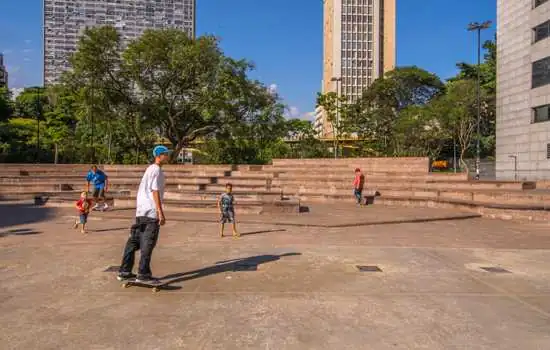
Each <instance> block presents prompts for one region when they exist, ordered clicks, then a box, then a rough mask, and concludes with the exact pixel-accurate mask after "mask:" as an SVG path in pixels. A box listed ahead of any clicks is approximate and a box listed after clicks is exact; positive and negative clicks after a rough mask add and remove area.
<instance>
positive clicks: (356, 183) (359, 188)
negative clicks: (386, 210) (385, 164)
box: [353, 168, 365, 205]
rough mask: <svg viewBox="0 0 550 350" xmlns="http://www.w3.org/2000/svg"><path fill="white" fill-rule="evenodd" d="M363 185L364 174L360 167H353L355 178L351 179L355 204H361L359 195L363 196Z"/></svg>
mask: <svg viewBox="0 0 550 350" xmlns="http://www.w3.org/2000/svg"><path fill="white" fill-rule="evenodd" d="M364 186H365V176H364V175H363V173H361V169H359V168H357V169H355V178H354V179H353V195H354V196H355V199H356V200H357V205H363V204H362V199H361V197H362V196H363V187H364Z"/></svg>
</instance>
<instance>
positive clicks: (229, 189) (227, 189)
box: [225, 184, 233, 193]
mask: <svg viewBox="0 0 550 350" xmlns="http://www.w3.org/2000/svg"><path fill="white" fill-rule="evenodd" d="M232 191H233V185H232V184H227V185H225V192H226V193H231V192H232Z"/></svg>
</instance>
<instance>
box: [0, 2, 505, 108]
mask: <svg viewBox="0 0 550 350" xmlns="http://www.w3.org/2000/svg"><path fill="white" fill-rule="evenodd" d="M0 2H1V3H2V5H1V11H0V51H1V52H4V54H5V60H6V63H7V66H8V70H9V73H10V87H24V86H30V85H40V84H41V80H42V78H41V77H42V53H41V50H42V47H41V38H42V34H41V25H42V20H41V11H42V0H19V1H14V0H0ZM322 18H323V6H322V0H277V1H271V0H269V1H268V0H231V1H228V0H197V32H198V34H199V35H200V34H204V33H210V34H215V35H217V36H219V37H220V38H221V40H222V48H223V49H224V50H225V53H226V54H227V55H230V56H232V57H235V58H247V59H249V60H251V61H253V62H254V63H255V64H256V70H255V71H254V72H253V73H252V76H253V77H254V78H257V79H259V80H261V81H262V82H264V83H265V84H266V85H271V84H275V85H276V86H277V91H278V92H279V94H280V95H281V96H282V97H283V99H284V101H285V103H286V104H287V105H288V106H289V107H292V108H291V110H292V113H291V114H292V115H293V116H298V117H306V115H307V113H308V112H311V111H312V110H313V109H314V105H315V96H316V93H317V92H318V91H319V89H320V87H321V69H322V32H323V27H322V25H323V23H322ZM495 19H496V1H495V0H421V1H418V0H397V64H398V65H417V66H420V67H422V68H424V69H427V70H429V71H431V72H434V73H436V74H437V75H439V76H440V77H441V78H443V79H445V78H449V77H451V76H452V75H454V74H455V73H456V69H455V64H456V62H459V61H466V62H473V61H475V58H476V57H475V49H476V46H475V45H476V42H475V37H474V35H473V34H472V33H469V32H467V31H466V29H465V28H466V26H467V24H468V23H469V22H471V21H484V20H492V21H493V23H494V22H495ZM494 28H495V26H494V25H493V28H492V29H491V30H490V31H486V32H485V33H484V34H483V36H484V39H490V38H492V37H493V35H494Z"/></svg>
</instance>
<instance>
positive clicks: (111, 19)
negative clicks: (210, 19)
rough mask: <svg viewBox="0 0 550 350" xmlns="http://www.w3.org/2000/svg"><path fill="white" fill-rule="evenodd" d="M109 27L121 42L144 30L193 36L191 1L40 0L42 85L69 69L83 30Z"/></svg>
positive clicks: (193, 17) (193, 1) (192, 0)
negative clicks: (42, 11)
mask: <svg viewBox="0 0 550 350" xmlns="http://www.w3.org/2000/svg"><path fill="white" fill-rule="evenodd" d="M102 25H112V26H114V27H115V28H117V29H118V31H119V32H120V34H121V35H122V38H123V39H124V40H125V41H126V42H128V41H129V40H132V39H135V38H137V37H139V36H140V35H141V34H142V33H143V31H144V30H145V29H148V28H178V29H182V30H185V31H186V32H188V33H189V35H190V36H192V37H194V36H195V0H44V83H45V84H51V83H55V82H56V81H58V80H59V78H60V76H61V74H62V73H63V72H64V71H65V70H67V69H68V68H69V62H68V58H69V57H70V55H71V54H72V53H73V52H74V51H75V50H76V46H77V43H78V40H79V37H80V35H81V34H82V32H83V30H84V29H85V28H86V27H94V26H102Z"/></svg>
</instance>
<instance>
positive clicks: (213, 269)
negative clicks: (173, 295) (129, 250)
mask: <svg viewBox="0 0 550 350" xmlns="http://www.w3.org/2000/svg"><path fill="white" fill-rule="evenodd" d="M299 255H302V253H285V254H281V255H270V254H268V255H257V256H251V257H248V258H238V259H232V260H225V261H218V262H216V264H215V265H212V266H208V267H205V268H202V269H199V270H193V271H187V272H181V273H175V274H171V275H167V276H164V277H160V278H159V279H161V280H167V279H170V280H171V281H170V284H172V283H178V282H184V281H189V280H192V279H195V278H201V277H206V276H210V275H215V274H218V273H224V272H230V271H231V272H235V271H256V270H257V268H258V265H261V264H266V263H270V262H273V261H277V260H279V259H281V258H283V257H287V256H299Z"/></svg>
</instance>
